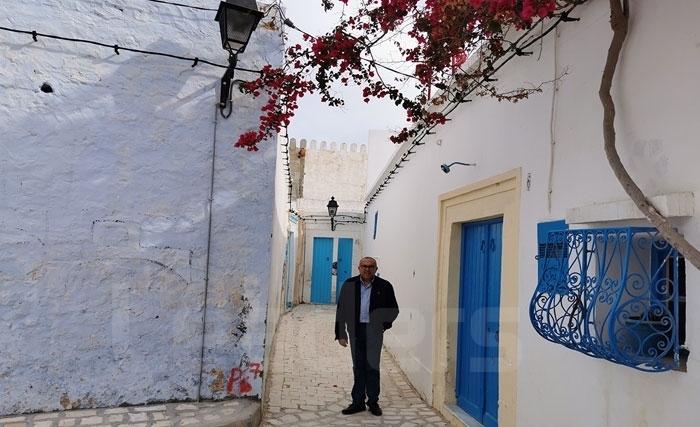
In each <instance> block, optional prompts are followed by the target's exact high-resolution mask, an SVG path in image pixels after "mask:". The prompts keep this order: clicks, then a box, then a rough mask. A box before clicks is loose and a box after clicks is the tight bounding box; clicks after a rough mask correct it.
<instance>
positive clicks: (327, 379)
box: [261, 304, 448, 427]
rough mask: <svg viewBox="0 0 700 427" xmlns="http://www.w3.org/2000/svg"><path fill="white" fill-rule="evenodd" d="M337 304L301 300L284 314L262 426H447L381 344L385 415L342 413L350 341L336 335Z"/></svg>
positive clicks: (349, 371)
mask: <svg viewBox="0 0 700 427" xmlns="http://www.w3.org/2000/svg"><path fill="white" fill-rule="evenodd" d="M334 316H335V307H333V306H318V305H308V304H303V305H300V306H298V307H296V308H295V309H294V310H292V312H291V313H288V314H287V315H285V316H284V317H283V318H282V319H281V322H280V325H279V330H278V331H277V337H276V338H275V343H274V348H273V354H272V361H271V364H270V365H268V369H269V372H268V373H269V377H268V383H267V387H268V390H269V396H268V401H267V402H266V404H265V405H264V407H265V409H264V415H263V422H262V424H261V426H265V427H270V426H275V427H276V426H334V425H341V426H376V425H395V426H401V427H409V426H446V425H448V424H447V421H445V419H444V418H442V417H441V416H440V415H439V414H438V413H437V412H436V411H435V410H434V409H433V408H432V407H430V406H429V405H428V404H427V403H425V402H424V401H423V400H422V399H421V398H420V396H419V395H418V394H417V393H416V391H415V390H413V388H412V387H411V385H410V384H409V382H408V380H407V379H406V377H405V375H404V374H403V372H401V370H400V369H399V367H398V364H397V363H396V362H395V361H394V359H393V358H392V357H391V356H390V355H389V354H388V353H387V352H386V350H382V361H381V394H380V395H379V404H380V406H381V407H382V410H383V411H384V415H382V416H381V417H376V416H374V415H372V414H370V413H369V412H368V411H365V412H361V413H359V414H354V415H342V414H341V413H340V410H341V409H343V408H345V407H346V406H347V405H348V404H349V403H350V390H351V389H352V360H351V357H350V350H349V347H347V348H343V347H341V346H339V345H338V343H337V342H336V341H334V339H333V338H334V337H333V322H334Z"/></svg>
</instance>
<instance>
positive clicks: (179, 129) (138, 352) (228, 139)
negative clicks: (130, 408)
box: [0, 0, 281, 414]
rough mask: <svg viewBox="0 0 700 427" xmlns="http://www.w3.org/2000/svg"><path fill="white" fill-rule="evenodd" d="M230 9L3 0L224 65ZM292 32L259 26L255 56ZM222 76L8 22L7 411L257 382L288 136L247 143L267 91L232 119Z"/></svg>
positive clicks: (188, 395) (1, 289) (2, 63)
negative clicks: (221, 103) (225, 113)
mask: <svg viewBox="0 0 700 427" xmlns="http://www.w3.org/2000/svg"><path fill="white" fill-rule="evenodd" d="M192 4H197V3H196V2H193V3H192ZM200 5H204V2H202V3H200ZM206 5H208V6H212V4H211V3H210V2H207V3H206ZM213 6H214V7H216V3H214V5H213ZM214 15H215V12H211V11H198V10H193V9H183V8H178V7H175V6H168V5H163V4H156V3H148V2H140V1H139V2H134V1H130V0H113V1H110V2H85V1H60V2H56V1H53V2H25V1H19V0H4V1H3V2H2V12H0V25H2V26H7V27H15V28H18V29H25V30H37V31H39V32H43V33H52V34H57V35H60V36H69V37H77V38H84V39H91V40H100V41H104V42H108V43H119V44H120V45H124V46H132V47H138V48H142V49H146V50H154V51H161V52H167V53H172V54H176V55H184V56H198V57H200V58H202V59H208V60H211V61H214V62H217V63H225V62H226V60H227V54H226V53H225V52H224V51H223V50H222V49H221V44H220V38H219V30H218V24H217V23H216V22H214V20H213V19H214ZM280 48H281V39H280V37H279V34H277V33H275V32H272V31H268V30H265V29H262V28H261V29H259V30H258V31H257V32H256V33H255V34H254V36H253V38H252V40H251V44H250V45H249V47H248V49H247V50H246V52H245V54H243V55H241V59H240V62H239V65H240V66H242V67H248V68H253V69H256V68H260V67H261V66H262V65H263V64H264V63H266V62H267V61H271V62H272V63H279V62H280V61H281V55H280V51H281V49H280ZM222 74H223V70H222V69H220V68H214V67H211V66H207V65H204V64H200V65H199V66H197V67H195V68H192V67H191V64H190V63H188V62H182V61H178V60H174V59H171V58H163V57H154V56H145V55H142V54H133V53H129V52H125V51H122V52H121V54H120V55H116V54H115V53H114V52H113V51H110V50H109V49H104V48H100V47H96V46H90V45H82V44H76V43H72V42H62V41H58V40H50V39H45V38H40V39H39V41H38V42H33V41H32V39H31V36H28V35H23V34H10V33H6V32H2V33H0V153H2V154H0V319H2V324H3V333H2V334H0V347H1V348H2V349H3V351H2V356H0V378H2V381H1V383H2V385H1V386H0V414H9V413H18V412H26V411H40V410H54V409H68V408H76V407H82V408H87V407H97V406H114V405H119V404H123V403H130V404H139V403H145V402H152V401H166V400H187V399H195V398H197V396H198V395H199V390H201V397H203V398H211V397H213V398H222V397H224V396H226V395H235V396H240V395H250V396H255V395H258V394H259V393H260V390H261V384H262V381H261V379H260V378H259V375H255V374H254V373H253V372H251V371H250V370H249V369H248V368H249V367H250V364H252V363H261V362H264V361H263V345H264V338H265V317H266V305H267V288H268V282H269V265H268V262H267V261H265V260H268V259H269V257H270V232H271V221H270V220H269V218H270V212H271V210H272V200H273V192H272V183H273V170H274V160H275V152H276V150H275V144H274V143H270V142H267V143H264V144H263V145H261V151H260V152H258V153H249V152H247V151H245V150H241V149H233V148H232V143H233V142H234V141H235V138H236V137H237V135H239V134H240V133H241V132H243V131H245V130H248V129H250V128H253V127H255V126H256V125H257V120H258V117H259V115H260V113H259V111H260V107H261V106H262V104H263V102H264V100H262V99H261V100H257V101H251V100H250V99H249V98H248V97H244V96H243V95H241V94H240V93H238V92H237V91H234V99H233V115H232V117H231V118H230V119H229V120H224V119H222V118H221V117H218V112H217V110H216V108H215V104H216V103H217V102H218V94H217V90H218V87H219V81H220V78H221V75H222ZM237 77H239V78H252V77H254V76H252V75H250V74H248V75H246V74H244V73H241V72H239V73H238V74H237ZM44 82H48V83H49V84H50V85H51V86H52V87H53V89H54V92H53V93H43V92H41V91H40V90H39V87H40V86H41V85H42V84H43V83H44ZM214 149H215V151H216V155H215V156H214ZM212 162H214V172H213V175H214V180H213V208H212V215H211V230H212V233H211V239H210V238H209V233H208V230H209V218H210V215H209V197H210V189H211V185H212ZM261 218H268V220H267V221H265V220H261ZM208 247H209V248H210V250H209V253H207V249H208ZM208 255H209V256H208ZM207 260H208V261H209V263H208V264H209V270H208V279H207V273H206V272H207ZM206 283H208V293H207V301H206V310H205V284H206ZM205 315H206V333H205V337H204V343H202V340H203V338H202V335H203V317H204V316H205ZM203 346H204V349H203V348H202V347H203ZM202 350H204V354H203V356H202ZM200 366H201V367H202V370H203V378H202V383H201V384H200ZM234 370H240V371H241V372H242V375H238V374H236V375H234ZM233 376H235V378H232V377H233ZM240 378H242V379H243V380H240ZM229 379H231V381H229ZM242 381H246V382H247V383H248V384H249V385H250V389H248V388H247V387H245V386H244V384H243V382H242ZM227 383H230V384H231V386H232V387H231V389H230V390H229V389H227V387H226V386H227ZM200 385H201V387H200Z"/></svg>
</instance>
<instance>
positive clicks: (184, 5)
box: [146, 0, 218, 12]
mask: <svg viewBox="0 0 700 427" xmlns="http://www.w3.org/2000/svg"><path fill="white" fill-rule="evenodd" d="M146 1H150V2H153V3H162V4H169V5H172V6H177V7H185V8H188V9H196V10H208V11H209V10H210V11H214V12H217V11H218V9H212V8H209V7H200V6H192V5H189V4H183V3H173V2H170V1H164V0H146Z"/></svg>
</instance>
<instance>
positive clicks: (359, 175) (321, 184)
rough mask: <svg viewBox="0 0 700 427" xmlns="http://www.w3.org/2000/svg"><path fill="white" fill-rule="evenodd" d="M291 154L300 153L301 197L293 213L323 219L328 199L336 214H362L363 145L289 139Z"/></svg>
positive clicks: (365, 170) (364, 171)
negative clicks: (302, 159)
mask: <svg viewBox="0 0 700 427" xmlns="http://www.w3.org/2000/svg"><path fill="white" fill-rule="evenodd" d="M292 144H293V145H292V150H294V152H295V153H296V152H297V150H299V149H302V148H303V149H304V153H305V154H304V175H303V177H302V178H301V179H303V184H302V185H303V194H302V197H301V198H299V199H297V200H296V201H295V203H296V209H297V210H298V211H299V212H301V213H303V214H305V215H308V214H323V215H327V214H328V210H327V208H326V205H327V204H328V201H329V200H330V198H331V196H335V199H336V200H337V201H338V204H339V205H340V207H339V209H338V213H339V214H340V213H352V212H362V211H363V209H364V205H365V202H364V196H365V191H366V185H367V184H366V181H367V145H365V144H359V145H358V144H344V143H343V144H337V143H335V142H326V141H321V142H318V141H315V140H311V141H307V140H305V139H301V140H299V141H297V140H294V139H292Z"/></svg>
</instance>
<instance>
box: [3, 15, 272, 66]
mask: <svg viewBox="0 0 700 427" xmlns="http://www.w3.org/2000/svg"><path fill="white" fill-rule="evenodd" d="M0 30H2V31H7V32H11V33H18V34H28V35H30V36H32V38H33V39H34V41H38V38H39V37H44V38H48V39H55V40H63V41H69V42H75V43H84V44H91V45H94V46H100V47H105V48H108V49H112V50H114V53H116V54H117V55H119V51H120V50H123V51H126V52H134V53H143V54H145V55H153V56H163V57H167V58H172V59H179V60H181V61H188V62H191V63H192V67H196V66H197V65H199V64H207V65H211V66H212V67H219V68H229V66H228V65H223V64H217V63H215V62H211V61H207V60H205V59H200V58H199V57H196V56H195V57H194V58H191V57H187V56H180V55H174V54H172V53H165V52H156V51H151V50H144V49H138V48H132V47H124V46H119V45H117V44H112V45H110V44H108V43H103V42H99V41H94V40H86V39H78V38H74V37H64V36H57V35H54V34H44V33H39V32H37V31H28V30H18V29H16V28H8V27H3V26H0ZM235 70H239V71H246V72H249V73H255V74H262V72H261V71H260V70H251V69H249V68H242V67H235Z"/></svg>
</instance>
